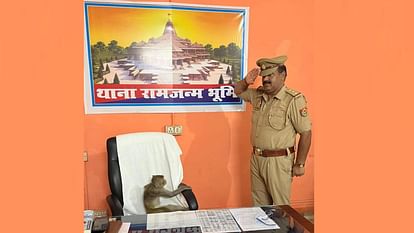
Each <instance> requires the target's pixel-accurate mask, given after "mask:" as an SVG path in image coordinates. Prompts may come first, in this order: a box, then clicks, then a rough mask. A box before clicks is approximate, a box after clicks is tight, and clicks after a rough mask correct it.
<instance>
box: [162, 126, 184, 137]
mask: <svg viewBox="0 0 414 233" xmlns="http://www.w3.org/2000/svg"><path fill="white" fill-rule="evenodd" d="M165 132H166V133H168V134H171V135H174V136H179V135H181V134H182V133H183V126H182V125H166V126H165Z"/></svg>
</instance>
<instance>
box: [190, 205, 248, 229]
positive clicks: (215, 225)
mask: <svg viewBox="0 0 414 233" xmlns="http://www.w3.org/2000/svg"><path fill="white" fill-rule="evenodd" d="M196 215H197V217H198V219H199V220H200V223H201V232H205V233H216V232H241V230H240V228H239V226H238V225H237V223H236V221H234V218H233V216H232V215H231V213H230V211H229V210H228V209H216V210H199V211H196Z"/></svg>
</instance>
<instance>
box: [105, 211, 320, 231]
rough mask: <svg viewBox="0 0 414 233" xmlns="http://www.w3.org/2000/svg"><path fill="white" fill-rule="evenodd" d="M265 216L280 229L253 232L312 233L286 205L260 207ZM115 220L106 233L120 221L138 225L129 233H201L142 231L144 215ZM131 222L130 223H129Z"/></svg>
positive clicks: (304, 222)
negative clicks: (137, 227) (138, 227)
mask: <svg viewBox="0 0 414 233" xmlns="http://www.w3.org/2000/svg"><path fill="white" fill-rule="evenodd" d="M261 208H262V209H263V210H264V211H265V212H266V214H268V215H269V217H271V218H272V219H273V220H274V221H275V222H276V223H277V224H278V225H279V227H280V229H275V230H263V231H254V232H263V233H265V232H269V233H270V232H272V233H313V232H314V226H313V223H311V222H310V221H309V220H307V219H306V218H304V217H303V216H302V215H301V214H299V213H298V212H297V211H296V210H294V209H293V208H292V207H290V206H288V205H281V206H266V207H261ZM114 218H115V219H117V220H116V221H114V222H111V223H110V225H109V229H108V231H107V233H118V229H119V227H120V226H121V223H122V221H125V222H135V223H132V224H135V225H140V226H141V229H138V230H130V233H145V232H152V233H157V232H159V233H161V232H186V233H187V232H197V233H201V231H200V228H196V227H187V228H179V229H175V228H174V229H160V230H143V229H146V228H145V227H146V221H147V218H146V215H136V216H119V217H114ZM131 220H132V221H131Z"/></svg>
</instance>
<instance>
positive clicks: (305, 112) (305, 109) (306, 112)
mask: <svg viewBox="0 0 414 233" xmlns="http://www.w3.org/2000/svg"><path fill="white" fill-rule="evenodd" d="M299 112H300V115H301V116H303V117H306V116H308V108H307V107H304V108H302V109H301V110H299Z"/></svg>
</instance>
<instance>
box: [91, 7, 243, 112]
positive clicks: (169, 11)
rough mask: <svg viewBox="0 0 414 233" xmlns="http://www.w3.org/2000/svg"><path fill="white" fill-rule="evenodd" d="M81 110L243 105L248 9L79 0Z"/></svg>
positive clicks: (227, 108) (216, 108)
mask: <svg viewBox="0 0 414 233" xmlns="http://www.w3.org/2000/svg"><path fill="white" fill-rule="evenodd" d="M84 10H85V24H84V25H85V59H84V62H85V65H84V66H85V75H84V82H85V87H84V90H85V93H84V94H85V112H86V113H87V114H98V113H163V112H164V113H172V112H220V111H244V109H245V107H244V103H243V101H242V100H241V99H240V98H238V97H237V96H236V95H235V93H234V83H236V82H237V81H239V80H240V79H242V78H243V77H244V75H245V73H246V65H247V44H248V43H247V37H248V36H247V35H248V34H247V33H248V8H247V7H229V6H211V5H194V4H191V5H190V4H178V3H171V2H166V3H160V2H157V3H154V2H152V3H149V2H126V1H85V2H84Z"/></svg>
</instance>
